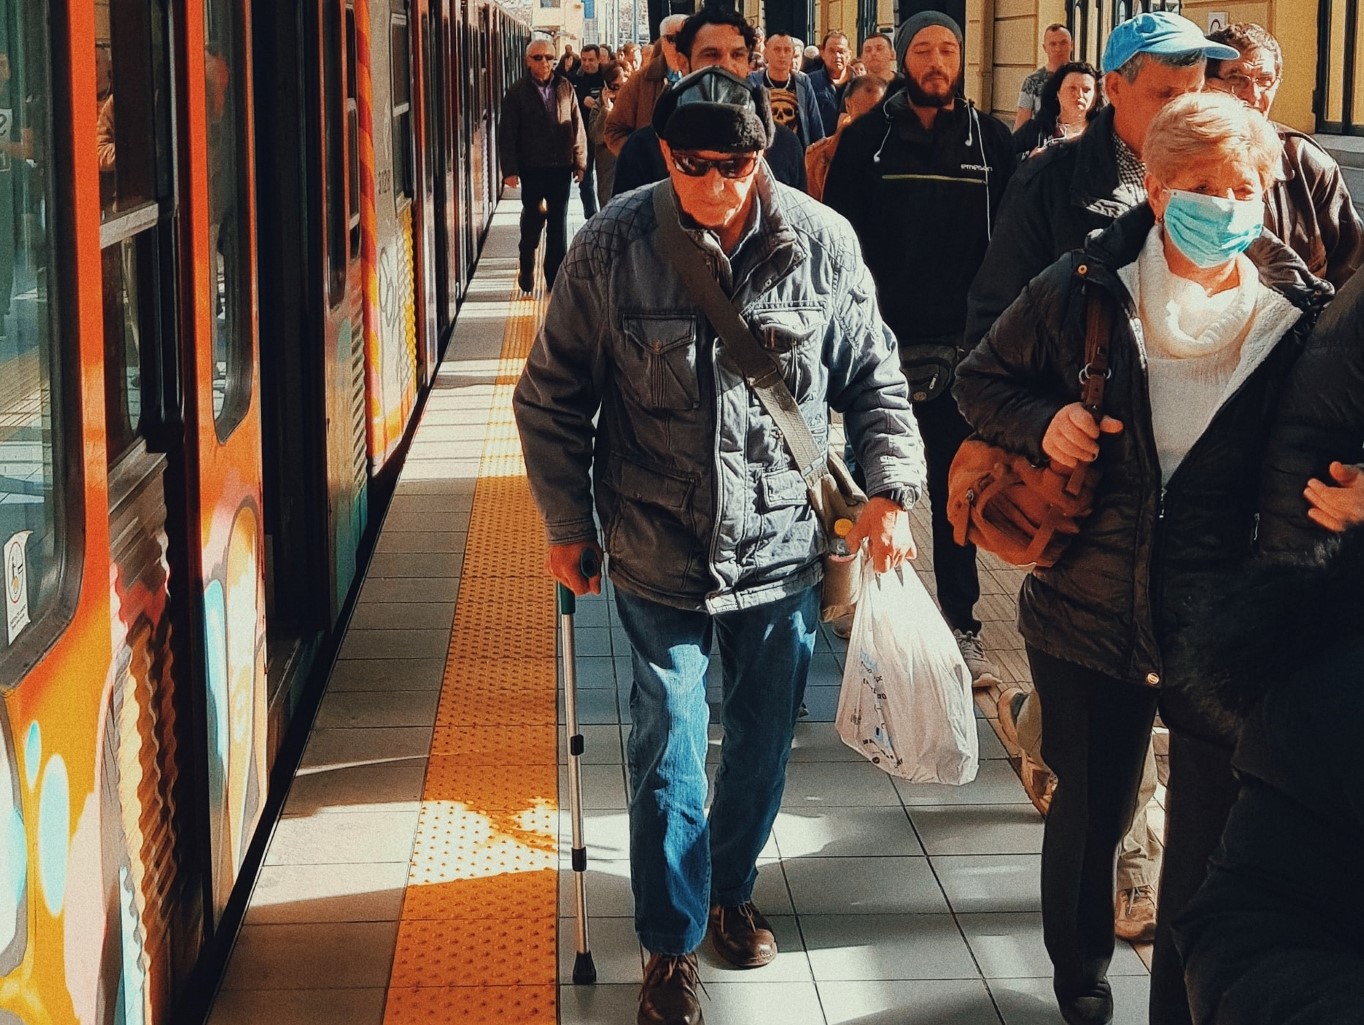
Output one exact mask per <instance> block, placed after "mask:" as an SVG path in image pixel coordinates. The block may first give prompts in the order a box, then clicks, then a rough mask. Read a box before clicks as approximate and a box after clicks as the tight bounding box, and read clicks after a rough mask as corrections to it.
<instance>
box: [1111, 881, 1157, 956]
mask: <svg viewBox="0 0 1364 1025" xmlns="http://www.w3.org/2000/svg"><path fill="white" fill-rule="evenodd" d="M1113 935H1115V936H1116V937H1118V939H1120V940H1127V941H1128V942H1129V943H1150V942H1151V941H1152V940H1154V939H1155V938H1156V888H1155V887H1154V886H1135V887H1133V888H1132V889H1130V890H1119V891H1118V898H1117V903H1116V907H1115V908H1114V913H1113Z"/></svg>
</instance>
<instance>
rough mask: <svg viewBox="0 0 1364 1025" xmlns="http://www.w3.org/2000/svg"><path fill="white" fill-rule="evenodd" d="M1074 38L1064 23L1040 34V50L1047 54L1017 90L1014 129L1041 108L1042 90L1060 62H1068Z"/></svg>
mask: <svg viewBox="0 0 1364 1025" xmlns="http://www.w3.org/2000/svg"><path fill="white" fill-rule="evenodd" d="M1073 49H1074V40H1072V39H1071V37H1070V29H1068V28H1066V27H1065V26H1064V25H1059V24H1058V25H1048V26H1047V30H1046V31H1045V32H1044V33H1043V34H1042V51H1043V52H1044V53H1045V54H1046V55H1047V63H1045V64H1043V65H1042V66H1041V67H1040V68H1038V69H1037V70H1036V71H1034V72H1032V74H1030V75H1029V76H1028V77H1027V78H1025V79H1023V87H1022V88H1021V89H1020V90H1019V92H1018V112H1017V113H1016V114H1015V115H1014V131H1015V132H1016V131H1018V130H1019V129H1020V128H1022V127H1023V126H1024V125H1026V124H1027V123H1028V122H1029V121H1031V120H1032V119H1033V117H1035V116H1036V115H1037V114H1038V112H1040V111H1041V109H1042V90H1043V89H1044V88H1045V87H1046V84H1047V82H1048V81H1050V79H1051V76H1052V75H1054V74H1056V72H1057V71H1058V70H1059V69H1060V67H1061V65H1062V64H1069V63H1070V56H1071V52H1072V51H1073Z"/></svg>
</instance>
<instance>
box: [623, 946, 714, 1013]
mask: <svg viewBox="0 0 1364 1025" xmlns="http://www.w3.org/2000/svg"><path fill="white" fill-rule="evenodd" d="M700 985H701V973H700V971H699V969H698V968H697V964H696V955H695V954H682V955H680V956H673V955H670V954H654V955H653V956H652V957H650V958H649V963H648V964H647V965H645V966H644V985H643V986H641V987H640V990H639V1012H638V1014H636V1016H635V1021H636V1022H638V1025H700V1022H701V997H700V995H699V994H698V993H697V990H698V989H699V988H700Z"/></svg>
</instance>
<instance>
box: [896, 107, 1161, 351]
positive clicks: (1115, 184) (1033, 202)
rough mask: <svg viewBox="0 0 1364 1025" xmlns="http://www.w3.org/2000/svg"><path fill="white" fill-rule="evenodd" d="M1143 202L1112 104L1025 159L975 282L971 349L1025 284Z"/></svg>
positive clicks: (970, 299) (969, 313) (970, 302)
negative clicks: (1122, 150) (1118, 143)
mask: <svg viewBox="0 0 1364 1025" xmlns="http://www.w3.org/2000/svg"><path fill="white" fill-rule="evenodd" d="M1144 198H1145V197H1144V196H1143V195H1141V194H1140V193H1138V192H1134V191H1133V190H1131V189H1128V188H1125V187H1124V186H1122V184H1121V183H1120V182H1119V180H1118V158H1117V155H1116V153H1115V152H1114V149H1113V108H1112V107H1108V108H1106V109H1104V110H1103V111H1100V113H1099V115H1098V116H1097V117H1096V118H1095V119H1094V120H1093V121H1092V122H1091V123H1090V125H1089V127H1088V128H1086V129H1085V134H1084V135H1082V136H1080V138H1079V139H1078V140H1076V141H1075V142H1068V143H1063V144H1061V145H1059V146H1048V147H1047V148H1046V150H1044V151H1043V152H1041V153H1039V154H1037V156H1035V157H1031V158H1030V159H1028V160H1025V161H1024V162H1023V164H1022V165H1021V166H1020V167H1019V169H1018V171H1017V172H1015V174H1014V176H1013V180H1012V181H1010V182H1009V190H1008V192H1006V193H1005V194H1004V203H1003V206H1001V208H1000V211H999V223H998V224H997V225H996V226H995V233H994V238H992V239H991V240H990V248H989V249H988V250H987V251H986V253H985V261H984V262H983V263H982V264H981V265H980V271H979V273H978V274H976V276H975V280H974V281H973V282H971V290H970V292H969V294H968V296H967V301H966V347H967V348H968V349H971V348H973V347H974V346H975V344H976V343H977V342H978V341H980V340H981V339H982V338H984V337H985V332H986V331H988V330H990V325H991V324H993V323H994V322H995V320H996V319H998V317H999V315H1000V314H1001V313H1003V312H1004V311H1005V310H1006V309H1007V308H1008V306H1009V304H1010V303H1011V302H1013V301H1014V300H1015V299H1017V298H1018V294H1019V293H1020V292H1022V291H1023V286H1024V285H1026V284H1027V283H1028V282H1029V281H1031V280H1032V279H1033V278H1034V277H1035V276H1036V275H1038V274H1041V273H1042V271H1044V270H1046V268H1048V267H1050V266H1051V265H1052V264H1053V263H1054V262H1055V261H1056V260H1057V259H1058V258H1059V257H1060V256H1062V255H1063V254H1064V253H1068V252H1070V251H1071V250H1072V249H1079V248H1080V247H1081V246H1083V245H1084V244H1085V238H1086V237H1087V236H1088V235H1089V233H1090V232H1092V231H1096V230H1098V229H1101V228H1106V227H1108V226H1109V225H1110V224H1112V223H1113V222H1114V220H1116V219H1117V218H1118V217H1121V216H1122V215H1123V214H1124V213H1126V212H1127V211H1128V210H1130V209H1131V208H1132V207H1133V206H1134V205H1136V204H1137V203H1139V202H1140V201H1141V200H1143V199H1144ZM894 326H895V325H894V324H892V325H891V327H892V328H893V327H894Z"/></svg>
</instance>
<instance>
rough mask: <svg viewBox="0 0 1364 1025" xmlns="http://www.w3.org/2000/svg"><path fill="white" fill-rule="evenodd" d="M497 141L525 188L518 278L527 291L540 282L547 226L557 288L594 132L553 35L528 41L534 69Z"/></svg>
mask: <svg viewBox="0 0 1364 1025" xmlns="http://www.w3.org/2000/svg"><path fill="white" fill-rule="evenodd" d="M497 148H498V156H499V157H501V160H502V184H503V185H506V186H507V187H508V188H513V189H514V188H516V187H517V186H518V185H519V186H520V187H521V241H520V247H519V248H520V267H519V270H518V272H517V276H516V283H517V284H518V285H520V286H521V290H522V291H523V292H529V291H531V290H532V289H533V288H534V287H535V251H536V250H537V249H539V247H540V233H541V231H544V234H545V287H546V288H548V289H553V288H554V279H555V276H556V275H557V274H558V273H559V264H561V263H562V262H563V259H564V251H565V250H566V249H567V247H568V196H569V189H570V186H571V184H572V183H573V182H575V181H578V182H581V181H582V180H583V174H584V171H585V169H586V166H587V133H586V132H585V131H584V130H583V121H582V112H581V110H580V109H579V107H578V97H577V96H576V95H575V94H574V92H573V86H572V85H570V84H569V82H568V80H567V79H563V78H559V77H557V76H556V75H555V74H554V44H553V43H552V42H550V41H549V40H548V39H545V38H539V39H532V40H531V41H530V43H529V44H528V45H527V46H526V74H525V75H524V76H523V77H522V78H521V79H520V80H518V81H517V82H515V83H514V84H513V85H512V87H511V88H510V89H508V90H507V94H506V96H504V97H503V99H502V125H501V128H500V131H499V132H498V136H497ZM541 203H543V204H544V209H543V211H542V210H541Z"/></svg>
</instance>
